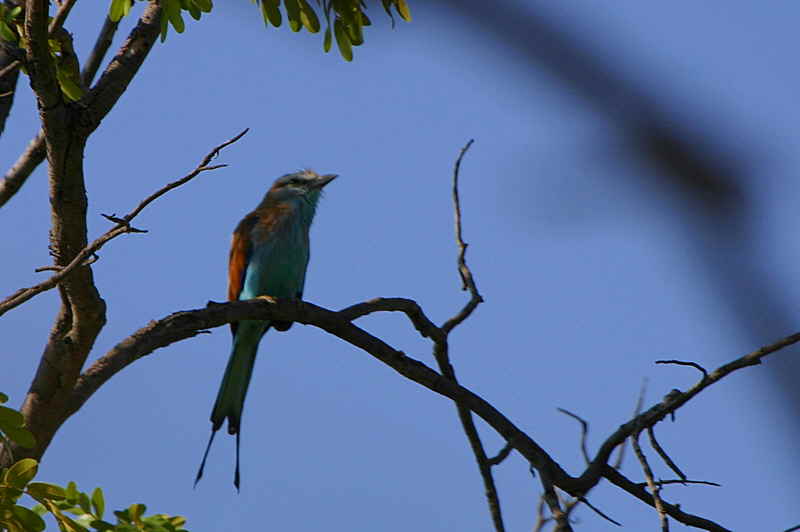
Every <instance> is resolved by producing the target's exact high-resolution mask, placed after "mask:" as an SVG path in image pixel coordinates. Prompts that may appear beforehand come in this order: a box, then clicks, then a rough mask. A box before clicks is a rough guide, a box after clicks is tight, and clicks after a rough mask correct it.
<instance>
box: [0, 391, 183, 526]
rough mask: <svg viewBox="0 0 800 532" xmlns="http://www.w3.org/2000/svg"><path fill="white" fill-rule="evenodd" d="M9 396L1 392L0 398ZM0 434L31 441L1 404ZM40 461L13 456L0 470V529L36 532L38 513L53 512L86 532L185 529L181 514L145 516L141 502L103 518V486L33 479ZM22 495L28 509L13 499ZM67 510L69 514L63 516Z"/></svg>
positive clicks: (12, 439)
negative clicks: (27, 499) (83, 486)
mask: <svg viewBox="0 0 800 532" xmlns="http://www.w3.org/2000/svg"><path fill="white" fill-rule="evenodd" d="M6 401H8V396H7V395H5V394H3V393H0V403H5V402H6ZM0 439H1V440H2V444H3V449H5V450H6V451H7V450H8V449H10V446H9V444H10V443H11V442H14V443H16V444H17V445H19V446H22V447H26V448H32V447H34V446H35V444H36V441H35V440H34V437H33V435H32V434H31V433H30V431H28V430H27V429H26V428H25V426H24V418H23V417H22V414H20V413H19V412H18V411H16V410H13V409H11V408H8V407H5V406H0ZM38 469H39V463H38V462H37V461H36V460H34V459H32V458H23V459H22V460H18V461H17V462H15V463H14V464H13V465H12V466H11V467H9V468H6V469H2V470H0V530H8V531H9V532H41V531H42V530H44V529H45V528H46V523H45V521H44V519H42V517H43V516H46V515H48V514H49V515H52V516H53V518H55V520H56V523H58V527H59V529H61V530H62V531H63V532H89V531H90V530H101V531H117V532H139V531H147V532H187V531H186V529H185V528H183V526H184V524H185V523H186V518H184V517H181V516H170V515H166V514H154V515H149V516H145V512H146V510H147V507H146V506H145V505H144V504H132V505H130V506H129V507H128V508H126V509H125V510H121V511H116V512H113V513H114V517H116V522H115V523H111V522H109V521H105V520H104V519H103V517H104V515H105V499H104V497H103V490H102V489H100V488H95V489H94V491H92V494H91V496H89V494H88V493H85V492H82V491H79V490H78V486H77V485H76V484H75V483H74V482H70V483H69V484H67V487H66V488H65V487H62V486H58V485H56V484H49V483H47V482H34V480H33V479H34V477H35V476H36V473H37V471H38ZM23 495H26V496H28V497H30V498H32V499H33V500H35V501H36V502H37V503H38V504H36V505H35V506H33V507H32V508H28V507H26V506H22V505H20V504H17V502H18V501H19V499H20V498H21V497H22V496H23ZM68 514H69V515H68Z"/></svg>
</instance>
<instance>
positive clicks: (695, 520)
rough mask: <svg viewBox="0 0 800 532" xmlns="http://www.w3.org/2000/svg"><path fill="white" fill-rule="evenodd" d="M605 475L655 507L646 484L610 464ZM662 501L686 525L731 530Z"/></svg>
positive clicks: (714, 530)
mask: <svg viewBox="0 0 800 532" xmlns="http://www.w3.org/2000/svg"><path fill="white" fill-rule="evenodd" d="M603 477H605V478H606V479H608V480H609V481H610V482H611V483H612V484H614V485H615V486H617V487H619V488H621V489H623V490H625V491H626V492H627V493H630V494H631V495H633V496H634V497H636V498H637V499H639V500H640V501H642V502H643V503H645V504H648V505H650V506H653V507H655V500H654V499H653V496H652V495H651V494H650V493H649V492H648V491H647V490H646V489H645V488H644V485H642V484H637V483H635V482H633V481H631V480H630V479H629V478H627V477H626V476H625V475H623V474H622V473H620V472H619V471H617V470H616V469H614V468H612V467H610V466H605V467H604V468H603ZM661 502H662V504H663V506H664V511H665V512H666V513H667V514H668V515H669V516H670V517H672V518H673V519H675V520H676V521H679V522H681V523H683V524H684V525H687V526H692V527H695V528H700V529H703V530H709V531H710V532H731V530H730V529H729V528H725V527H724V526H722V525H720V524H718V523H715V522H714V521H711V520H709V519H706V518H704V517H700V516H697V515H693V514H690V513H686V512H684V511H683V510H681V507H680V506H679V505H677V504H670V503H668V502H667V501H665V500H664V498H663V497H662V498H661Z"/></svg>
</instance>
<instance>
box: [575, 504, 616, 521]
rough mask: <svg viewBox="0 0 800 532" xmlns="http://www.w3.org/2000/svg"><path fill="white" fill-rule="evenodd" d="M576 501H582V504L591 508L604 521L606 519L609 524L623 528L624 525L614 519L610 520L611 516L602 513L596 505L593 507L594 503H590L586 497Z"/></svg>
mask: <svg viewBox="0 0 800 532" xmlns="http://www.w3.org/2000/svg"><path fill="white" fill-rule="evenodd" d="M575 500H576V501H580V502H582V503H583V504H585V505H586V506H588V507H589V508H591V509H592V511H594V513H596V514H597V515H599V516H600V517H602V518H603V519H605V520H606V521H608V522H610V523H614V524H615V525H617V526H622V523H620V522H619V521H615V520H614V519H612V518H610V517H609V516H607V515H606V514H604V513H603V512H602V511H600V509H599V508H597V507H596V506H595V505H593V504H592V503H590V502H589V501H588V500H587V499H586V497H578V498H577V499H575Z"/></svg>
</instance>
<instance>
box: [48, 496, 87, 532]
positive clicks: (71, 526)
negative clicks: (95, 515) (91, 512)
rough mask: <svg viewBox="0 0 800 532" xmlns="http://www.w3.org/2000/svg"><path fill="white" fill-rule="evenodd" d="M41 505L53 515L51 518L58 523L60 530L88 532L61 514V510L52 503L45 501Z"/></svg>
mask: <svg viewBox="0 0 800 532" xmlns="http://www.w3.org/2000/svg"><path fill="white" fill-rule="evenodd" d="M43 504H44V505H45V507H46V508H47V509H48V510H49V511H50V513H51V514H53V517H55V518H56V521H58V526H59V528H61V530H63V531H65V532H88V530H87V529H86V528H85V527H83V526H81V525H80V524H78V523H76V522H75V521H73V520H72V519H70V518H69V517H67V516H66V515H64V514H63V513H61V510H60V509H59V508H58V506H56V504H55V503H54V502H53V501H49V500H47V499H45V500H44V503H43Z"/></svg>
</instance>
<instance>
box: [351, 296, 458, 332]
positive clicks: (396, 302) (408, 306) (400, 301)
mask: <svg viewBox="0 0 800 532" xmlns="http://www.w3.org/2000/svg"><path fill="white" fill-rule="evenodd" d="M373 312H403V313H404V314H405V315H406V316H408V319H409V320H411V324H412V325H414V328H415V329H416V330H417V331H419V333H420V334H421V335H422V337H423V338H432V339H434V340H435V341H438V340H440V339H442V338H443V334H442V331H441V330H440V329H439V328H438V327H437V326H436V325H434V323H433V322H432V321H431V320H429V319H428V317H427V316H426V315H425V313H424V312H423V311H422V308H420V306H419V305H418V304H417V302H416V301H413V300H411V299H405V298H401V297H378V298H375V299H370V300H369V301H365V302H364V303H357V304H355V305H351V306H349V307H347V308H344V309H342V310H340V311H339V315H340V316H342V317H343V318H345V319H348V320H350V321H353V320H355V319H358V318H361V317H363V316H366V315H368V314H372V313H373Z"/></svg>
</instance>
